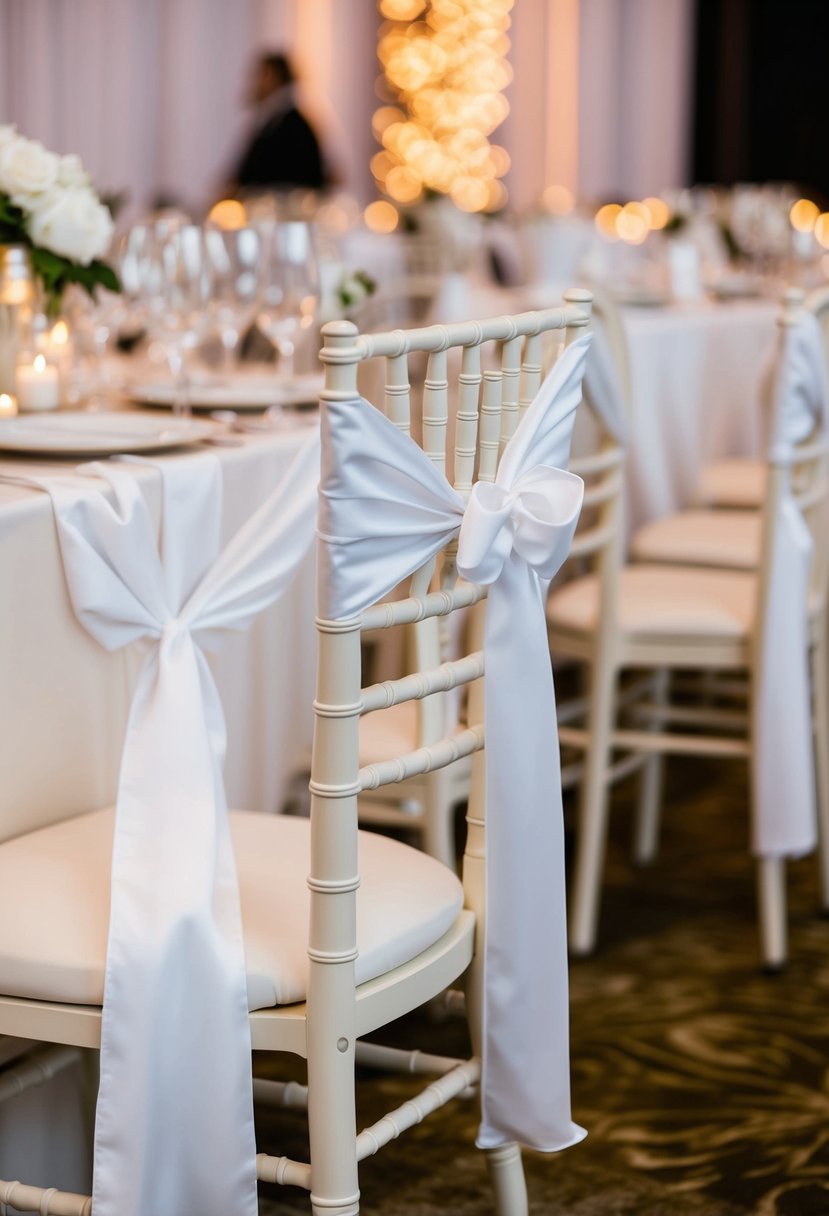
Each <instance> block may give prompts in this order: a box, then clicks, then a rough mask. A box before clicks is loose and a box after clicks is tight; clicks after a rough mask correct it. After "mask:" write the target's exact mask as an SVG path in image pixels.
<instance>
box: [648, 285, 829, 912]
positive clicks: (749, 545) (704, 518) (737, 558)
mask: <svg viewBox="0 0 829 1216" xmlns="http://www.w3.org/2000/svg"><path fill="white" fill-rule="evenodd" d="M784 300H785V307H787V308H788V309H789V310H790V313H791V315H792V317H794V316H795V315H796V313H797V310H798V309H800V307H801V306H802V305H805V310H806V311H807V312H808V313H810V314H811V315H813V316H814V317H815V318H816V320H817V322H818V324H819V325H820V328H821V332H822V334H823V341H824V347H825V352H826V358H827V365H829V288H819V289H818V290H817V291H814V292H812V293H811V294H810V295H809V296H808V297H807V298H805V301H804V295H803V292H801V291H799V290H798V289H796V288H792V289H790V290H788V291H787V292H786V294H785V297H784ZM771 372H772V369H771V368H769V376H768V377H767V378H766V382H765V383H764V385H763V395H764V397H765V400H764V402H763V408H764V411H765V413H766V415H767V416H770V414H771V401H770V400H769V398H770V397H771V393H772V389H773V384H772V381H771ZM824 408H825V411H826V415H827V416H829V399H828V400H826V401H825V403H824ZM709 471H710V474H711V476H710V479H709V488H711V489H712V490H713V489H715V488H716V486H717V485H720V486H721V487H722V490H723V492H722V494H720V495H719V496H718V495H717V494H713V493H712V499H713V501H714V504H715V505H713V506H710V507H707V508H706V507H700V508H693V509H689V510H686V511H679V512H677V513H676V514H675V515H670V516H667V517H665V518H663V519H656V520H653V521H652V522H651V523H648V524H645V525H644V526H643V527H641V528H639V529H638V531H637V532H636V533H635V534H634V536H633V538H632V540H631V546H630V557H631V559H632V560H633V561H636V562H647V563H655V562H658V563H668V564H670V565H688V566H700V567H709V568H715V569H716V568H720V569H731V570H756V569H757V568H758V566H759V564H760V560H761V554H762V549H763V523H764V519H763V513H762V511H761V510H760V507H761V506H762V504H763V499H764V496H765V493H766V487H767V485H768V479H769V470H768V462H767V461H765V460H756V461H755V460H750V459H749V458H747V457H746V458H744V459H743V460H733V461H724V462H722V463H721V464H715V465H711V466H709ZM812 475H813V470H812V468H811V466H810V464H809V463H808V462H807V464H806V465H805V466H804V468H803V469H802V470H799V469H798V467H797V465H795V466H793V468H792V479H793V482H794V485H795V486H797V485H798V483H799V481H800V480H801V479H803V480H805V483H806V484H807V485H808V484H809V481H810V479H811V477H812ZM729 486H730V487H731V489H730V491H729V490H728V487H729ZM752 487H753V489H752ZM729 493H730V494H731V497H730V498H729ZM718 501H719V504H720V505H719V506H717V505H716V504H717V502H718ZM742 502H745V503H746V504H747V505H745V506H741V505H740V504H741V503H742ZM821 602H822V601H821ZM814 611H816V609H815V608H814V606H813V612H814ZM827 631H829V620H826V619H825V618H823V617H818V616H815V619H814V621H813V624H812V635H813V642H812V645H811V647H810V652H809V653H810V671H811V682H812V693H813V718H814V739H815V765H816V776H817V794H818V812H819V823H820V824H821V836H820V844H821V847H820V850H819V859H820V881H821V892H820V897H821V906H822V907H823V908H827V909H829V685H827V681H829V666H827V664H828V663H829V659H828V658H827V654H826V646H827V644H829V634H828V632H827ZM729 687H731V688H733V687H734V684H733V680H731V681H730V682H729ZM702 688H703V691H704V693H705V695H706V696H707V697H709V698H710V697H711V696H712V695H714V694H716V690H717V684H716V681H715V680H712V679H711V678H706V680H705V682H704V684H703V686H702ZM664 691H665V684H664V681H663V693H664ZM654 759H655V760H656V761H657V762H658V761H659V760H660V757H655V758H654ZM652 773H653V776H652V792H651V797H650V798H649V800H648V804H647V805H644V804H643V805H641V806H640V808H639V814H638V823H637V829H636V837H637V844H636V846H635V856H636V859H637V861H638V862H639V863H640V864H646V863H647V862H649V861H651V860H652V858H653V851H654V849H655V844H656V834H655V826H656V823H657V821H658V814H659V789H660V786H661V775H660V774H661V764H660V763H656V764H654V765H653V766H652Z"/></svg>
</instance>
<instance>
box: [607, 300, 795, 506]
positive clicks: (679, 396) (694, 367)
mask: <svg viewBox="0 0 829 1216" xmlns="http://www.w3.org/2000/svg"><path fill="white" fill-rule="evenodd" d="M778 311H779V309H778V305H777V303H776V302H775V301H772V300H744V301H739V302H737V301H735V302H732V303H728V304H708V303H694V304H683V305H680V304H675V305H672V306H670V307H667V308H632V307H629V308H625V309H624V311H623V319H624V324H625V329H626V331H627V336H628V342H629V346H630V364H631V383H632V390H633V405H632V410H633V417H632V419H631V442H630V448H629V452H628V468H627V472H628V519H629V524H630V526H631V527H637V526H638V525H639V524H642V523H645V522H646V521H647V520H651V519H656V518H658V517H659V516H662V515H669V514H671V513H672V512H673V511H677V510H679V509H680V508H682V507H687V506H689V505H691V504H692V503H693V502H694V500H695V496H696V492H697V486H698V483H699V477H700V471H701V469H702V467H703V465H704V464H706V463H707V462H708V461H710V460H717V459H720V458H722V457H724V456H756V455H759V453H760V440H761V437H762V429H761V419H760V405H759V392H758V385H759V380H760V376H761V374H762V370H763V367H764V365H765V361H766V359H767V357H768V355H769V353H770V352H771V350H772V346H773V341H774V335H775V318H776V316H777V313H778Z"/></svg>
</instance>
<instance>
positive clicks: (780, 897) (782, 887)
mask: <svg viewBox="0 0 829 1216" xmlns="http://www.w3.org/2000/svg"><path fill="white" fill-rule="evenodd" d="M757 908H758V913H759V918H760V949H761V952H762V957H763V966H764V968H765V969H766V970H767V971H780V970H781V968H782V967H784V966H785V964H786V960H787V957H788V947H787V942H786V863H785V861H784V860H783V858H782V857H759V858H758V859H757Z"/></svg>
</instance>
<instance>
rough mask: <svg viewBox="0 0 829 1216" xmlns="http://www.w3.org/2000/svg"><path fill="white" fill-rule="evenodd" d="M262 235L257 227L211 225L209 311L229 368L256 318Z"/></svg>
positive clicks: (207, 235)
mask: <svg viewBox="0 0 829 1216" xmlns="http://www.w3.org/2000/svg"><path fill="white" fill-rule="evenodd" d="M263 239H264V238H263V234H262V232H261V231H259V230H258V229H257V228H253V227H244V228H235V229H221V228H214V227H211V226H208V227H207V228H206V230H205V247H206V250H207V256H208V260H209V264H210V272H211V282H212V294H211V302H210V310H211V313H212V316H213V321H214V324H215V325H216V328H217V329H218V331H219V336H220V338H221V341H222V353H223V366H224V370H225V371H226V372H228V371H230V370H231V369H232V367H233V365H234V363H235V360H236V356H237V352H238V348H239V341H240V339H241V337H242V335H243V334H244V332H245V330H246V329H247V328H248V326H249V325H250V324H251V322H252V321H253V320H254V318H255V316H256V312H257V308H258V306H259V302H260V287H261V282H262V273H263V253H264V250H263Z"/></svg>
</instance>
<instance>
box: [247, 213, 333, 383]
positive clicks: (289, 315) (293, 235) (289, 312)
mask: <svg viewBox="0 0 829 1216" xmlns="http://www.w3.org/2000/svg"><path fill="white" fill-rule="evenodd" d="M318 300H319V268H318V265H317V257H316V250H315V248H314V236H313V228H312V226H311V225H310V224H308V223H306V222H305V221H303V220H286V221H284V222H278V223H276V224H274V225H273V227H272V228H271V230H270V232H269V234H268V236H267V239H266V248H265V257H264V259H263V271H262V286H261V294H260V304H259V311H258V313H257V316H256V323H257V325H258V327H259V329H260V330H261V331H262V332H263V333H264V334H265V335H266V336H267V337H268V338H270V340H271V341H272V342H273V343H274V345H275V346H276V349H277V350H278V352H279V367H280V373H281V375H282V376H283V377H284V378H285V379H290V378H291V377H292V376H293V374H294V354H295V351H296V345H297V341H298V339H299V337H300V334H301V332H302V330H304V329H308V328H310V326H312V325H313V323H314V315H315V313H316V308H317V302H318Z"/></svg>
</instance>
